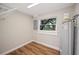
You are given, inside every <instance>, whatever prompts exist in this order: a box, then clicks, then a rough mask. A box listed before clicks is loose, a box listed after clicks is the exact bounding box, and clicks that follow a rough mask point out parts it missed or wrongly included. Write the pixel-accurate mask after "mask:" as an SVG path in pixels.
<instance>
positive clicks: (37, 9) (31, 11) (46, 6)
mask: <svg viewBox="0 0 79 59" xmlns="http://www.w3.org/2000/svg"><path fill="white" fill-rule="evenodd" d="M30 4H31V3H4V5H6V6H8V7H11V8H17V10H19V11H21V12H22V13H26V14H28V15H31V16H37V15H41V14H46V13H48V12H51V11H55V10H58V9H61V8H65V7H68V6H71V5H73V3H40V4H38V5H36V6H33V7H32V8H27V6H28V5H30Z"/></svg>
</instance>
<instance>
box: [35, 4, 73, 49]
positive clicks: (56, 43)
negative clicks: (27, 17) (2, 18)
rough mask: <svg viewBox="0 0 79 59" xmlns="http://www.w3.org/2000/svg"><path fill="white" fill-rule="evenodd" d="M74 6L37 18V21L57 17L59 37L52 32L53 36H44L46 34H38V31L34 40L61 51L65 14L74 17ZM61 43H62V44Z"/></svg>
mask: <svg viewBox="0 0 79 59" xmlns="http://www.w3.org/2000/svg"><path fill="white" fill-rule="evenodd" d="M72 11H73V9H72V6H70V7H68V8H63V9H61V10H57V11H54V12H50V13H46V14H44V15H40V16H38V17H37V18H36V20H40V19H45V18H51V17H56V18H57V32H56V33H57V35H55V33H53V32H52V34H44V33H38V31H34V34H35V35H36V36H34V39H35V41H36V42H39V43H43V44H46V45H48V46H50V47H52V48H55V49H57V50H60V43H62V42H63V41H62V40H61V33H62V21H63V17H64V13H69V14H70V15H72V13H73V12H72ZM70 17H71V16H70ZM60 41H61V42H60Z"/></svg>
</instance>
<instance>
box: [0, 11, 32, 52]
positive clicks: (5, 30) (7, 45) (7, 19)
mask: <svg viewBox="0 0 79 59" xmlns="http://www.w3.org/2000/svg"><path fill="white" fill-rule="evenodd" d="M9 14H10V15H7V16H4V17H3V18H2V17H0V53H4V52H7V51H8V50H11V49H13V48H16V47H18V46H19V45H22V44H24V43H25V42H26V43H27V42H28V41H30V40H31V39H32V32H33V31H32V17H30V16H28V15H24V14H22V13H20V12H18V11H14V12H11V13H9Z"/></svg>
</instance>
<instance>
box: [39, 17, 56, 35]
mask: <svg viewBox="0 0 79 59" xmlns="http://www.w3.org/2000/svg"><path fill="white" fill-rule="evenodd" d="M53 18H56V17H53ZM48 19H50V18H48ZM41 20H43V19H41ZM41 20H38V33H43V34H53V35H57V18H56V28H55V30H50V31H47V30H40V25H41Z"/></svg>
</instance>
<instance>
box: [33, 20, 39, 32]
mask: <svg viewBox="0 0 79 59" xmlns="http://www.w3.org/2000/svg"><path fill="white" fill-rule="evenodd" d="M33 29H34V30H38V20H33Z"/></svg>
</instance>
